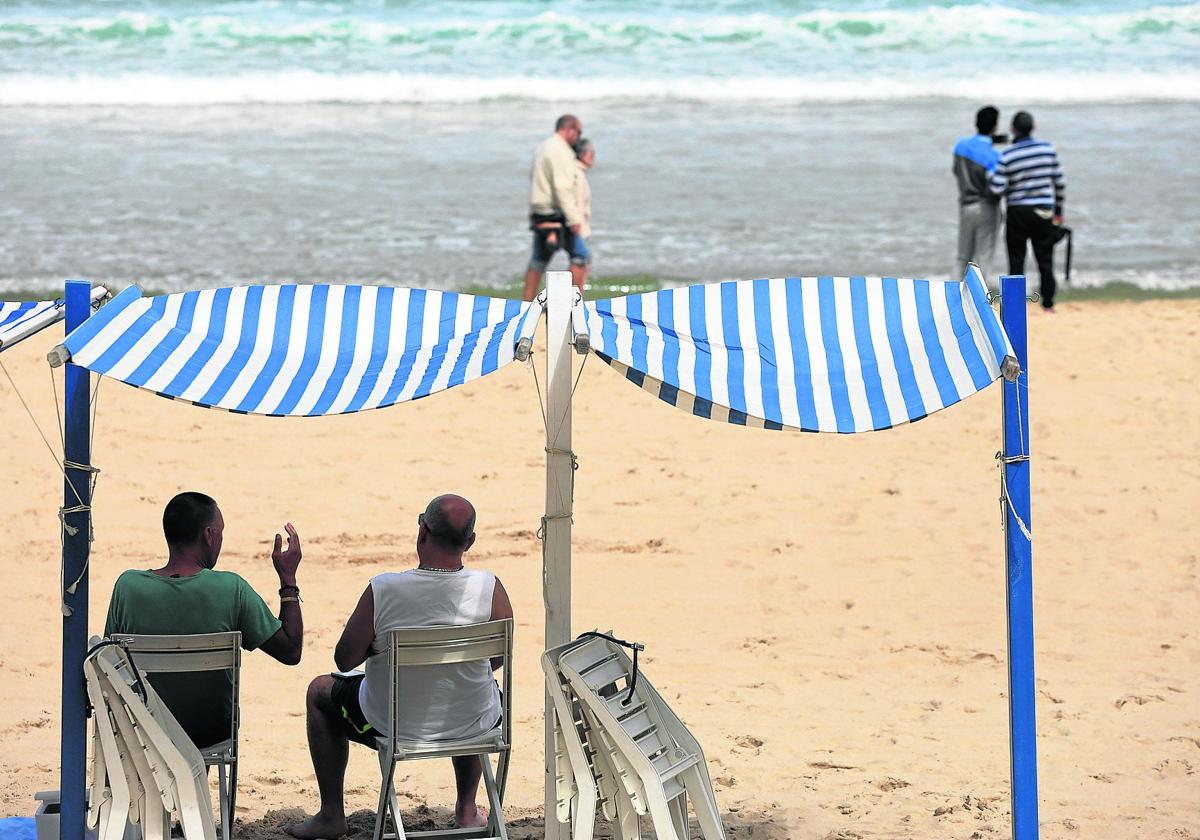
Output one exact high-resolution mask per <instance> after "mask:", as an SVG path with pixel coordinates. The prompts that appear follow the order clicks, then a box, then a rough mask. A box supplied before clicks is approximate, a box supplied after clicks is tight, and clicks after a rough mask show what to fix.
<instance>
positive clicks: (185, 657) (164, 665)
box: [112, 630, 242, 840]
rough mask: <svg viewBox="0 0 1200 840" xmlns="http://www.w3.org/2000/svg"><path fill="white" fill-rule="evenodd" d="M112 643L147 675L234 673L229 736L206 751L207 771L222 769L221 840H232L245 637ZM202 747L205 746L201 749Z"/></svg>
mask: <svg viewBox="0 0 1200 840" xmlns="http://www.w3.org/2000/svg"><path fill="white" fill-rule="evenodd" d="M112 638H113V640H114V641H117V642H120V643H121V645H122V646H123V647H125V648H126V649H127V650H129V651H131V652H132V653H133V655H134V658H135V661H136V662H137V667H138V670H140V671H142V672H144V673H147V674H162V673H174V674H180V673H198V672H203V671H232V673H233V680H232V687H231V694H232V697H231V707H230V708H231V709H232V710H233V711H232V714H231V716H230V731H229V737H228V738H227V739H225V740H224V741H221V742H220V743H218V744H211V745H207V746H203V747H201V749H200V754H201V755H202V756H204V764H205V766H207V767H213V766H215V767H216V768H217V797H218V808H219V810H220V816H221V840H232V834H233V819H234V814H235V810H234V809H235V808H236V806H237V771H238V722H239V718H240V715H241V707H240V705H239V703H240V695H241V675H242V634H241V633H239V632H237V631H236V630H235V631H231V632H227V633H198V634H194V635H179V636H150V635H135V634H124V633H118V634H113V637H112ZM197 746H198V747H199V746H200V745H197Z"/></svg>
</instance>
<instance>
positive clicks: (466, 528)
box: [424, 494, 475, 551]
mask: <svg viewBox="0 0 1200 840" xmlns="http://www.w3.org/2000/svg"><path fill="white" fill-rule="evenodd" d="M424 524H425V528H426V530H428V531H429V536H430V537H431V538H432V539H433V541H434V542H435V543H437V544H438V545H439V546H441V547H443V548H448V549H452V550H455V551H464V550H466V549H467V548H468V547H469V546H470V544H471V540H472V538H473V537H474V536H475V507H474V505H472V504H471V503H470V502H468V501H467V500H466V499H464V498H463V497H462V496H455V495H453V494H446V495H444V496H438V497H437V498H436V499H434V500H433V501H432V502H430V503H429V505H428V506H427V507H426V508H425V517H424Z"/></svg>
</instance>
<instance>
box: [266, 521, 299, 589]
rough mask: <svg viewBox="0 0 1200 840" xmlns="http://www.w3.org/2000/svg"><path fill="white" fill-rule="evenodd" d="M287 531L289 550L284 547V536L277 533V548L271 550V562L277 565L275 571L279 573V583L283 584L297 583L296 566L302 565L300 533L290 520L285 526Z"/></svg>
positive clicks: (291, 584)
mask: <svg viewBox="0 0 1200 840" xmlns="http://www.w3.org/2000/svg"><path fill="white" fill-rule="evenodd" d="M284 530H285V531H287V535H288V540H287V550H284V548H283V536H282V535H281V534H276V535H275V550H274V551H272V552H271V562H272V563H274V565H275V572H276V574H278V575H279V583H280V584H281V585H282V586H295V585H296V567H297V566H299V565H300V557H301V553H300V535H299V534H297V533H296V529H295V528H294V527H293V526H292V523H291V522H289V523H288V524H287V525H285V526H284Z"/></svg>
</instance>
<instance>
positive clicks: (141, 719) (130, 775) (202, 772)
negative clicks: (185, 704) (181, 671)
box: [88, 646, 217, 840]
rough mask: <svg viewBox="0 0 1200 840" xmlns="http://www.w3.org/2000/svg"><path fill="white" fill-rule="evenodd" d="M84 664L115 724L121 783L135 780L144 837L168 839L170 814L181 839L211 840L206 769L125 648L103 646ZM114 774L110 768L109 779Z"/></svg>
mask: <svg viewBox="0 0 1200 840" xmlns="http://www.w3.org/2000/svg"><path fill="white" fill-rule="evenodd" d="M88 662H89V663H90V664H91V674H92V675H93V676H94V679H95V683H96V685H97V687H98V689H99V691H98V692H97V699H99V700H100V702H101V703H102V704H103V705H102V706H97V707H96V709H97V711H99V710H100V709H104V710H105V712H106V713H107V714H108V715H109V716H110V720H111V721H112V722H114V723H115V724H116V726H115V728H114V730H113V731H114V732H115V733H118V734H117V736H116V737H115V739H114V740H115V743H116V745H117V746H118V748H119V749H120V748H123V749H124V753H123V759H122V760H121V768H122V772H123V773H124V775H125V780H126V783H127V785H129V786H130V787H131V788H132V787H133V779H137V780H138V782H139V783H140V788H141V791H140V801H139V802H138V804H137V808H136V811H137V814H136V816H137V817H138V820H137V821H138V822H139V823H140V824H141V827H142V837H143V840H169V838H170V836H171V831H170V818H171V815H172V814H175V815H176V816H177V817H178V819H179V823H180V826H181V828H182V830H183V835H184V837H185V838H186V840H216V836H217V832H216V826H215V824H214V823H213V815H212V803H211V802H210V800H209V795H208V774H207V769H206V767H205V764H204V758H203V757H202V756H201V755H200V751H199V750H197V749H196V746H195V744H193V743H192V741H191V739H190V738H189V737H188V736H187V733H186V732H184V731H183V728H182V727H181V726H180V725H179V723H178V722H177V721H176V720H175V718H174V716H173V715H172V714H171V713H170V711H169V710H168V709H167V708H166V706H165V705H163V703H162V700H161V699H160V698H159V697H158V695H157V694H156V693H155V691H154V689H153V687H152V686H150V685H149V684H148V683H147V682H146V681H145V680H144V679H142V678H141V675H140V674H139V673H138V671H137V669H136V668H135V667H134V666H132V665H131V664H130V661H129V659H128V654H127V653H126V652H124V651H122V650H120V649H119V647H118V646H107V647H104V648H101V649H100V650H97V651H95V652H93V654H92V655H91V656H90V657H89V658H88ZM135 687H136V690H135ZM114 772H115V771H114V769H113V768H112V767H111V766H110V767H109V768H108V775H109V776H110V778H111V777H112V775H113V774H114ZM133 810H134V809H133V808H132V807H131V809H130V813H131V816H132V815H133Z"/></svg>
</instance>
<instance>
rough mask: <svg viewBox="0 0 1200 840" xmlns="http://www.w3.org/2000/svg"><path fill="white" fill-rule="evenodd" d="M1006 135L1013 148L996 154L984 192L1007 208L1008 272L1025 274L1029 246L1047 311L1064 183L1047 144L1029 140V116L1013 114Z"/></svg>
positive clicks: (1051, 295) (1050, 303)
mask: <svg viewBox="0 0 1200 840" xmlns="http://www.w3.org/2000/svg"><path fill="white" fill-rule="evenodd" d="M1012 133H1013V144H1012V145H1011V146H1009V147H1008V148H1007V149H1005V150H1004V151H1003V152H1002V153H1001V154H1000V162H999V163H997V164H996V168H995V170H994V171H993V172H992V177H991V183H990V188H991V191H992V193H993V194H995V195H997V196H1004V197H1005V198H1006V199H1007V203H1008V220H1007V223H1006V224H1005V229H1004V239H1005V244H1006V245H1007V246H1008V273H1009V274H1024V273H1025V253H1026V251H1027V250H1028V246H1027V245H1026V243H1031V244H1032V245H1033V258H1034V260H1036V262H1037V267H1038V275H1039V276H1040V279H1041V297H1042V307H1043V308H1044V309H1046V310H1047V311H1049V310H1052V309H1053V308H1054V291H1055V282H1054V244H1055V243H1056V242H1058V240H1059V226H1060V225H1061V224H1062V219H1063V193H1064V190H1065V189H1066V179H1065V178H1064V177H1063V170H1062V164H1061V163H1059V161H1058V154H1057V153H1056V152H1055V151H1054V146H1053V144H1051V143H1048V142H1046V141H1045V140H1035V139H1034V137H1033V116H1032V115H1031V114H1030V113H1029V112H1028V111H1018V112H1017V113H1016V114H1014V115H1013V118H1012Z"/></svg>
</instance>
